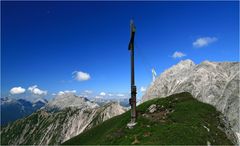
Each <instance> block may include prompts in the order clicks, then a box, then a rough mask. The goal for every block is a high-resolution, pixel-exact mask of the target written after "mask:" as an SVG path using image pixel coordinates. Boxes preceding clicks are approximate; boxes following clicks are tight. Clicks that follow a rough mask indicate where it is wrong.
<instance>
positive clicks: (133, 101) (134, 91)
mask: <svg viewBox="0 0 240 146" xmlns="http://www.w3.org/2000/svg"><path fill="white" fill-rule="evenodd" d="M130 32H131V38H130V42H129V45H128V50H130V55H131V98H130V99H129V103H130V105H131V123H132V124H134V125H135V122H136V116H137V112H136V94H137V87H136V86H135V79H134V78H135V77H134V36H135V32H136V28H135V26H134V23H133V20H131V22H130Z"/></svg>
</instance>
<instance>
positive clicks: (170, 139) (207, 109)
mask: <svg viewBox="0 0 240 146" xmlns="http://www.w3.org/2000/svg"><path fill="white" fill-rule="evenodd" d="M152 104H156V105H157V106H158V110H157V111H156V112H155V113H160V112H161V111H166V110H170V111H172V112H170V113H168V114H167V115H166V116H165V119H164V120H160V119H158V117H157V116H155V117H151V114H150V113H149V112H148V108H149V106H150V105H152ZM162 106H163V107H162ZM137 111H138V118H137V125H136V126H135V127H134V128H133V129H128V128H127V127H126V125H127V123H128V122H129V121H130V112H129V111H128V112H126V113H124V114H122V115H119V116H116V117H114V118H111V119H109V120H107V121H105V122H103V123H101V124H100V125H98V126H96V127H93V128H91V129H89V130H87V131H85V132H83V133H81V134H80V135H78V136H76V137H74V138H72V139H70V140H68V141H66V142H65V143H63V144H64V145H81V144H82V145H91V144H94V145H99V144H112V145H114V144H119V145H128V144H148V145H151V144H158V145H160V144H171V145H181V144H191V145H206V144H207V141H209V142H210V143H211V144H212V145H219V144H221V145H232V142H231V141H230V140H229V139H227V137H226V135H225V133H224V132H222V131H221V130H220V129H218V128H217V127H218V125H220V123H219V120H218V116H219V114H220V113H219V112H217V111H216V109H215V108H214V107H213V106H211V105H208V104H205V103H202V102H199V101H197V100H196V99H194V98H193V97H192V96H191V95H190V94H189V93H186V92H184V93H180V94H175V95H172V96H169V97H166V98H157V99H153V100H150V101H147V102H144V103H143V104H141V105H139V106H138V107H137ZM144 114H145V115H148V116H150V118H149V117H146V116H144ZM204 126H206V127H208V128H209V129H210V131H209V132H208V130H207V129H206V128H204Z"/></svg>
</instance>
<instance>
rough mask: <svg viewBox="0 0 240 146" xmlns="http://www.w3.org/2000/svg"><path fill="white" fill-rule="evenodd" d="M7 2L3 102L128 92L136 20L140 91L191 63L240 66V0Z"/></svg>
mask: <svg viewBox="0 0 240 146" xmlns="http://www.w3.org/2000/svg"><path fill="white" fill-rule="evenodd" d="M1 4H2V25H1V27H2V34H1V35H2V37H1V68H2V72H1V73H2V78H1V82H2V84H1V90H2V91H1V96H8V95H11V93H10V92H9V91H10V90H11V89H12V88H13V87H21V89H20V88H18V89H16V88H15V89H16V90H17V91H19V90H20V91H19V93H21V92H23V90H22V89H23V88H24V89H25V92H24V93H22V95H26V92H31V93H35V94H38V95H40V94H42V93H44V95H45V96H49V95H51V94H52V93H58V92H59V91H64V90H76V92H77V93H81V92H84V91H85V90H88V91H93V92H94V93H95V94H99V93H100V92H105V93H128V92H129V91H130V54H129V51H128V42H129V38H130V32H129V31H130V30H129V22H130V19H131V18H132V17H133V18H134V22H135V25H136V29H137V31H136V38H135V40H136V41H135V50H136V51H135V53H136V54H135V59H136V60H135V65H136V85H137V87H138V89H140V88H141V87H144V88H146V87H147V86H148V85H149V84H150V82H151V80H152V75H151V69H152V68H153V67H154V68H155V70H156V72H157V74H160V73H161V72H163V71H164V70H165V69H167V68H169V67H171V66H172V65H174V64H176V63H178V62H179V61H180V60H183V59H191V60H193V61H194V62H195V63H200V62H202V61H204V60H209V61H239V42H238V41H239V28H238V25H239V18H238V17H239V15H238V12H239V5H238V2H1ZM174 53H175V55H174ZM81 72H82V73H81ZM34 85H37V86H34ZM29 87H32V88H30V89H29ZM33 87H34V89H35V90H31V89H33ZM28 89H29V90H28ZM33 91H34V92H33ZM44 91H47V93H46V92H44ZM45 93H46V94H47V95H46V94H45ZM140 93H141V92H140V90H139V94H138V96H141V94H140ZM20 95H21V94H17V95H16V96H20Z"/></svg>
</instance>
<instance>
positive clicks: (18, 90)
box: [10, 87, 26, 94]
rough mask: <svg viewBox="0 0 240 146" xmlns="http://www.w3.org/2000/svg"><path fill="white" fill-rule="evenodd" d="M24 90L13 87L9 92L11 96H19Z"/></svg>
mask: <svg viewBox="0 0 240 146" xmlns="http://www.w3.org/2000/svg"><path fill="white" fill-rule="evenodd" d="M25 91H26V90H25V89H24V88H22V87H13V88H12V89H11V90H10V93H11V94H21V93H24V92H25Z"/></svg>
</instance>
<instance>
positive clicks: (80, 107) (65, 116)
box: [1, 94, 125, 145]
mask: <svg viewBox="0 0 240 146" xmlns="http://www.w3.org/2000/svg"><path fill="white" fill-rule="evenodd" d="M63 103H65V104H63ZM66 103H67V104H66ZM123 112H125V109H124V108H123V107H122V106H120V105H119V104H117V103H108V104H106V105H104V106H102V107H99V106H98V105H96V104H95V103H91V102H89V101H88V100H86V99H85V98H82V97H79V96H76V95H74V94H65V95H61V96H58V97H56V98H55V99H53V100H52V101H50V102H49V103H48V104H47V105H46V106H45V107H44V108H42V109H41V110H38V111H37V112H35V113H33V114H31V115H30V116H28V117H26V118H23V119H21V120H17V121H16V122H13V123H12V124H9V125H8V126H7V127H4V128H3V129H2V131H1V138H2V141H1V144H11V145H19V144H31V145H32V144H34V145H46V144H60V143H62V142H64V141H66V140H68V139H70V138H72V137H74V136H76V135H78V134H80V133H81V132H83V131H85V130H86V129H90V128H91V127H93V126H95V125H97V124H99V123H101V122H103V121H105V120H107V119H109V118H112V117H114V116H116V115H119V114H122V113H123Z"/></svg>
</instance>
